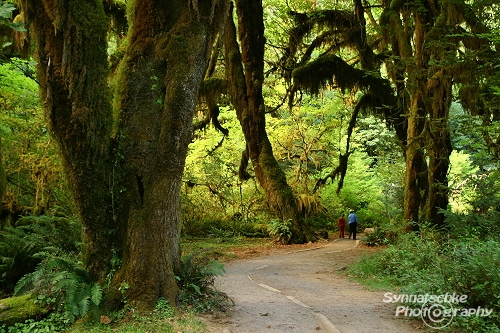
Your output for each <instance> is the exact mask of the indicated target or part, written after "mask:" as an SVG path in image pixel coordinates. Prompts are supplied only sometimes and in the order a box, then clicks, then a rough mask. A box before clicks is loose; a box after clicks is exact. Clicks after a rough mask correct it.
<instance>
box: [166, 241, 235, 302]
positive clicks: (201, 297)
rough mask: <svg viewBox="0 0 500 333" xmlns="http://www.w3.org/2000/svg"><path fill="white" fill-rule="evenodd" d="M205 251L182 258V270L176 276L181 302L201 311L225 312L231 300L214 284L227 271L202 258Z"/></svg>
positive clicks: (214, 262) (217, 264) (218, 264)
mask: <svg viewBox="0 0 500 333" xmlns="http://www.w3.org/2000/svg"><path fill="white" fill-rule="evenodd" d="M205 251H206V250H201V251H199V252H196V253H193V254H190V255H187V256H184V257H182V258H181V270H180V272H179V275H178V276H176V279H177V280H178V281H179V284H180V286H181V293H180V296H179V300H180V301H181V302H182V303H184V304H189V305H190V306H191V307H193V308H194V309H195V310H199V311H210V310H223V309H225V307H226V305H227V303H228V301H230V299H229V297H228V296H227V295H226V294H224V293H222V292H220V291H218V290H216V289H215V287H214V282H215V277H216V276H221V275H222V274H224V272H225V269H224V266H223V265H222V264H221V263H219V262H217V261H213V260H210V259H209V258H207V257H206V256H205V257H204V256H200V254H202V253H203V252H205Z"/></svg>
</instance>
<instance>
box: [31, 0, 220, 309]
mask: <svg viewBox="0 0 500 333" xmlns="http://www.w3.org/2000/svg"><path fill="white" fill-rule="evenodd" d="M128 6H129V11H128V14H129V17H128V19H129V25H130V29H129V33H128V37H127V38H128V47H127V48H126V50H125V54H124V56H123V59H122V61H121V63H120V66H119V69H118V71H117V73H116V78H115V81H116V89H115V91H114V92H115V94H116V95H115V99H114V101H115V104H114V107H115V110H114V111H113V110H112V104H111V101H112V98H111V94H110V89H109V87H108V80H109V76H108V74H109V70H108V64H107V54H106V50H107V44H106V41H107V39H106V29H107V26H106V17H105V15H104V11H103V8H102V3H101V1H99V0H79V1H64V0H56V1H49V0H37V1H35V0H25V1H24V3H23V8H24V10H25V12H26V13H27V14H28V15H27V17H28V21H29V22H28V23H30V24H31V26H32V28H33V36H34V37H35V39H36V44H37V46H38V48H37V57H38V60H39V75H40V81H41V82H42V89H41V92H42V97H43V100H44V103H45V108H46V111H47V119H48V121H49V123H50V125H51V129H52V132H53V134H54V136H55V138H56V140H57V142H58V143H59V146H60V148H61V154H62V156H63V160H64V165H65V170H66V172H67V174H68V180H69V183H70V184H71V186H72V190H73V193H74V197H75V201H76V204H77V207H78V211H79V214H80V217H81V220H82V224H83V227H84V231H85V235H86V238H85V245H86V256H85V263H86V265H87V267H88V269H89V270H90V272H91V274H92V277H93V278H94V279H95V280H97V281H100V282H104V281H105V279H106V277H107V274H108V273H110V259H111V257H112V256H113V255H115V254H118V255H120V256H121V259H122V265H121V266H120V267H119V268H116V269H117V272H116V274H115V275H114V278H113V284H112V285H113V286H115V287H116V286H119V285H123V284H126V285H128V286H129V288H127V294H126V297H127V298H128V300H129V301H130V303H131V305H132V306H133V307H135V308H137V309H139V310H145V309H151V308H152V307H154V306H155V305H156V302H157V300H158V298H160V297H164V298H166V299H167V300H168V301H169V302H170V304H171V305H175V299H176V296H177V294H178V286H177V281H176V279H175V275H176V274H177V272H178V270H179V265H180V247H179V243H180V241H179V237H180V232H179V228H180V212H179V211H180V207H179V205H180V187H181V178H182V173H183V170H184V162H185V157H186V153H187V147H188V144H189V143H190V141H191V138H192V117H193V114H194V106H195V103H196V100H197V94H198V89H199V86H200V84H201V82H202V80H203V76H204V73H205V70H206V68H207V65H208V60H209V56H210V49H211V47H212V44H213V39H214V36H215V34H216V33H217V32H218V29H220V27H221V24H222V17H223V15H222V14H223V13H224V14H225V13H226V12H227V10H225V9H224V7H225V6H226V2H225V1H218V0H213V1H207V2H203V3H198V2H196V1H195V2H192V3H191V2H188V1H183V0H175V1H170V2H168V3H161V2H158V1H154V0H142V1H138V0H136V1H131V2H129V3H128ZM112 138H113V139H112ZM115 290H116V289H115ZM116 294H117V295H118V296H120V297H121V295H120V293H116ZM117 301H119V300H118V299H113V300H111V302H109V303H108V304H111V303H113V302H115V303H116V302H117Z"/></svg>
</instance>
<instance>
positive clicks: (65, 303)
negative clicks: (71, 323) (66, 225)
mask: <svg viewBox="0 0 500 333" xmlns="http://www.w3.org/2000/svg"><path fill="white" fill-rule="evenodd" d="M35 256H36V257H37V258H40V260H41V262H40V263H39V264H38V266H37V268H36V270H35V271H34V272H32V273H30V274H27V275H25V276H24V277H23V278H21V279H20V280H19V282H18V283H17V285H16V289H15V293H16V294H17V295H24V294H27V293H30V294H32V296H33V297H35V298H36V299H37V300H38V301H39V302H40V303H42V304H43V305H45V306H47V307H49V308H51V310H53V311H55V312H60V313H63V314H64V315H65V316H66V317H68V318H70V319H71V320H75V319H77V318H80V317H83V316H85V315H87V314H88V313H92V314H93V315H95V316H96V315H97V309H98V306H99V304H100V302H101V299H102V287H101V286H100V285H99V284H98V283H97V282H94V281H92V279H91V278H90V275H89V273H88V272H87V270H85V268H84V267H83V264H82V263H81V262H80V261H79V258H78V257H76V256H74V255H71V254H67V253H65V252H63V251H61V250H60V249H46V251H45V252H40V253H38V254H36V255H35Z"/></svg>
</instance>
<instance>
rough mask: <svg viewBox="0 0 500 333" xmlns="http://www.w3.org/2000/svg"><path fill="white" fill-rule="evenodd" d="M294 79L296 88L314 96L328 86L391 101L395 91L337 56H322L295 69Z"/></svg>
mask: <svg viewBox="0 0 500 333" xmlns="http://www.w3.org/2000/svg"><path fill="white" fill-rule="evenodd" d="M292 77H293V80H294V83H295V85H296V86H298V87H299V88H301V89H304V90H306V91H307V92H309V93H311V94H313V95H317V94H318V93H319V91H320V90H321V89H323V88H325V87H327V86H334V85H336V86H338V87H339V88H340V89H341V90H342V91H345V90H351V89H353V88H355V87H357V88H358V89H365V90H370V91H371V92H372V93H374V94H375V95H378V96H381V97H382V98H383V99H384V100H389V99H390V98H391V96H393V90H392V89H391V87H390V85H389V83H388V82H387V80H385V79H382V78H380V77H377V76H374V75H372V74H371V73H370V72H368V71H364V70H360V69H357V68H354V67H352V66H351V65H349V64H348V63H346V62H345V61H344V60H342V59H341V58H339V57H337V56H335V55H324V56H321V57H319V58H317V59H316V60H314V61H311V62H309V63H308V64H307V65H305V66H302V67H299V68H297V69H295V70H294V71H293V72H292ZM384 96H386V97H384Z"/></svg>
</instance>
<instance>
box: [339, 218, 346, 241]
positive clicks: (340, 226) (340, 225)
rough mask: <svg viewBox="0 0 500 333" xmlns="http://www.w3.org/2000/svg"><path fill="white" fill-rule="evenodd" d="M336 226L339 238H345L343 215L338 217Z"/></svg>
mask: <svg viewBox="0 0 500 333" xmlns="http://www.w3.org/2000/svg"><path fill="white" fill-rule="evenodd" d="M338 225H339V238H345V236H344V230H345V218H344V214H342V215H340V217H339V223H338Z"/></svg>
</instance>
